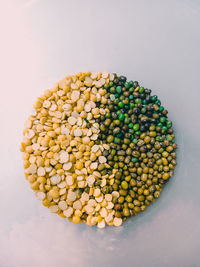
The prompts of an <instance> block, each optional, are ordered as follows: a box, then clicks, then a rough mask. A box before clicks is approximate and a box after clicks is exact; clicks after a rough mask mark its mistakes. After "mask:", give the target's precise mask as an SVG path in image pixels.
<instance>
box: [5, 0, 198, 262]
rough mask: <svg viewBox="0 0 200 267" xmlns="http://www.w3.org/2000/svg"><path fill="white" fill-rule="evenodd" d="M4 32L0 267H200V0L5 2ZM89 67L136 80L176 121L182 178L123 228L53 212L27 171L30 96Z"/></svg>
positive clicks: (179, 170) (32, 0)
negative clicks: (24, 151) (24, 150)
mask: <svg viewBox="0 0 200 267" xmlns="http://www.w3.org/2000/svg"><path fill="white" fill-rule="evenodd" d="M0 33H1V35H0V38H1V42H0V77H1V78H0V81H1V84H0V95H1V98H0V129H1V131H0V132H1V135H0V137H1V138H0V166H1V173H0V182H1V183H0V211H1V217H0V267H26V266H29V267H36V266H38V267H47V266H48V267H54V266H60V267H65V266H83V267H88V266H89V267H90V266H91V267H93V266H95V267H98V266H109V267H110V266H115V267H118V266H128V267H129V266H135V267H138V266H140V267H144V266H149V267H161V266H162V267H179V266H181V267H198V266H200V254H199V247H200V223H199V221H200V194H199V192H200V189H199V187H200V175H199V165H200V164H199V160H200V150H199V149H200V141H199V140H200V137H199V131H200V123H199V122H200V112H199V110H200V104H199V103H200V89H199V85H200V75H199V71H200V53H199V47H200V1H199V0H196V1H195V0H193V1H192V0H191V1H189V0H182V1H181V0H173V1H172V0H169V1H162V0H161V1H156V0H152V1H149V0H141V1H139V0H138V1H136V0H135V1H131V0H130V1H128V0H124V1H121V0H115V1H114V0H101V1H97V0H84V1H81V0H76V1H72V0H71V1H70V0H65V1H64V0H58V1H55V0H38V1H37V0H30V1H26V0H8V1H6V0H5V1H2V0H1V1H0ZM85 70H91V71H104V70H107V71H109V72H117V73H119V74H123V75H126V76H127V77H128V78H129V79H133V80H138V81H139V82H141V84H142V85H143V86H145V87H148V88H151V89H153V91H154V93H155V94H158V95H159V98H160V99H161V101H162V104H163V105H165V106H166V107H167V109H168V110H169V117H170V119H171V120H173V122H174V129H175V132H176V137H177V138H176V140H177V143H178V146H179V149H178V151H177V153H178V163H179V164H178V166H177V168H176V174H175V175H174V177H173V179H171V181H170V182H169V183H168V185H167V186H166V187H165V190H164V191H163V193H162V195H161V198H160V199H159V200H158V201H157V202H155V204H153V205H152V206H151V207H149V208H148V210H147V211H146V212H145V213H143V214H141V215H139V216H137V217H136V218H132V219H130V220H129V221H128V222H127V223H125V224H124V225H123V226H122V227H120V228H113V227H108V228H105V229H103V230H101V229H97V228H96V227H93V228H91V227H88V226H86V225H74V224H72V223H68V222H67V221H65V220H64V219H61V218H59V217H58V216H56V215H54V214H50V213H49V211H48V209H46V208H44V207H42V205H41V203H40V202H39V201H37V200H36V198H35V196H34V193H33V192H32V191H31V190H30V188H29V185H28V183H27V182H26V181H25V178H24V174H23V164H22V160H21V153H20V152H19V145H20V141H21V140H22V130H23V127H24V126H23V124H24V121H25V119H26V118H27V116H28V114H29V112H30V111H31V107H32V104H33V102H34V100H35V99H36V97H37V96H39V95H40V94H42V92H43V90H44V89H47V88H50V87H51V86H53V85H54V83H55V82H56V81H57V80H59V79H61V78H62V77H63V76H65V75H66V74H73V73H74V72H79V71H85Z"/></svg>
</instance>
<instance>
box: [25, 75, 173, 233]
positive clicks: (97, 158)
mask: <svg viewBox="0 0 200 267" xmlns="http://www.w3.org/2000/svg"><path fill="white" fill-rule="evenodd" d="M34 109H35V110H34V112H33V113H32V115H31V116H30V117H29V118H28V120H27V121H26V123H25V127H26V128H25V130H24V132H23V134H24V139H23V142H22V143H21V151H22V152H23V160H24V169H25V176H26V179H27V180H28V181H29V182H30V186H31V188H32V189H33V190H34V191H35V194H36V196H37V198H38V199H39V200H41V201H42V203H43V205H44V206H46V207H48V208H49V209H50V211H51V212H53V213H57V214H58V215H60V216H61V217H63V218H66V217H67V218H68V219H69V221H72V222H74V223H80V222H85V223H86V224H88V225H95V224H97V226H98V227H99V228H103V227H104V226H105V225H106V224H108V225H110V226H111V225H114V226H120V225H121V224H122V222H123V221H125V220H126V219H127V218H128V217H130V216H135V215H137V214H138V213H139V212H140V211H144V210H145V209H146V207H147V206H149V205H150V203H152V202H154V201H155V199H157V198H159V196H160V193H161V191H162V187H163V185H164V184H165V183H166V182H167V181H168V180H169V178H170V177H171V176H172V175H173V172H174V168H175V165H176V153H175V149H176V147H177V145H176V144H175V142H174V138H175V135H174V133H173V130H172V128H171V127H172V122H171V121H170V120H168V119H167V113H168V112H167V110H166V109H165V108H164V107H163V106H161V102H160V100H159V99H158V98H157V96H156V95H153V96H151V90H150V89H146V88H144V87H141V86H139V84H138V82H137V81H129V82H127V79H126V77H124V76H117V75H116V74H109V73H107V72H102V73H100V72H98V73H91V72H85V73H82V72H81V73H77V74H76V75H71V76H66V77H65V78H64V79H63V80H61V81H60V82H58V83H57V84H56V85H55V87H54V88H52V89H51V90H47V91H45V92H44V94H43V95H42V96H41V97H39V98H38V99H37V101H36V103H35V104H34Z"/></svg>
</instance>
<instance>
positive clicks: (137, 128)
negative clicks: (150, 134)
mask: <svg viewBox="0 0 200 267" xmlns="http://www.w3.org/2000/svg"><path fill="white" fill-rule="evenodd" d="M139 128H140V125H139V124H138V123H136V124H134V125H133V130H134V131H138V130H139Z"/></svg>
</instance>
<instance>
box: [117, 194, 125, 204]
mask: <svg viewBox="0 0 200 267" xmlns="http://www.w3.org/2000/svg"><path fill="white" fill-rule="evenodd" d="M123 202H124V197H122V196H120V197H119V198H118V203H120V204H122V203H123Z"/></svg>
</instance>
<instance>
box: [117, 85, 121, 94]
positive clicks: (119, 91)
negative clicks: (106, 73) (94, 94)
mask: <svg viewBox="0 0 200 267" xmlns="http://www.w3.org/2000/svg"><path fill="white" fill-rule="evenodd" d="M116 92H117V93H118V94H121V92H122V87H121V86H117V87H116Z"/></svg>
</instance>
